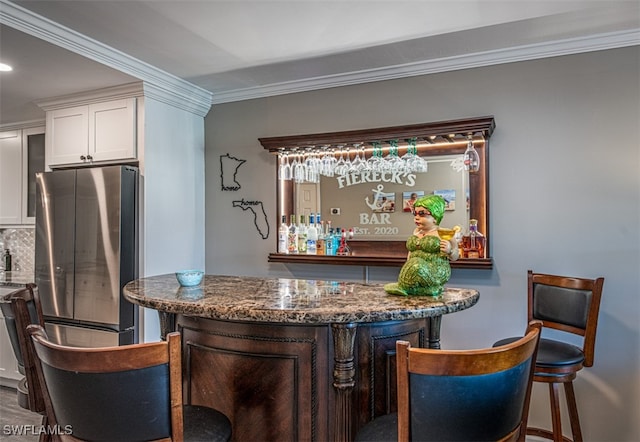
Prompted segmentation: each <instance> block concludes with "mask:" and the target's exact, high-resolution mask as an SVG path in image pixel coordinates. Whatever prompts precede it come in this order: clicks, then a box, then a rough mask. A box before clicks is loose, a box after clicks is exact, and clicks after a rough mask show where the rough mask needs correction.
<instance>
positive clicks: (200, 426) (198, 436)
mask: <svg viewBox="0 0 640 442" xmlns="http://www.w3.org/2000/svg"><path fill="white" fill-rule="evenodd" d="M182 413H183V416H184V432H183V435H184V440H185V442H189V441H193V442H201V441H203V440H206V441H209V442H225V441H228V440H230V439H231V423H230V422H229V419H228V418H227V416H225V415H224V414H222V413H220V412H219V411H218V410H215V409H213V408H209V407H200V406H197V405H184V406H183V407H182Z"/></svg>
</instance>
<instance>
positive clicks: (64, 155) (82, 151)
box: [46, 106, 89, 166]
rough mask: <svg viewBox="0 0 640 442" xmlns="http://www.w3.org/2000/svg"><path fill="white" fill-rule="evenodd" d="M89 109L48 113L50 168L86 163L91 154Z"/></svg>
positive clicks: (77, 107)
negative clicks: (89, 153) (88, 155)
mask: <svg viewBox="0 0 640 442" xmlns="http://www.w3.org/2000/svg"><path fill="white" fill-rule="evenodd" d="M88 115H89V107H88V106H76V107H70V108H66V109H57V110H53V111H50V112H47V135H46V138H47V141H46V145H47V161H48V164H49V165H50V166H53V165H61V164H75V163H82V162H85V161H86V156H87V153H88V152H89V140H88V134H89V117H88Z"/></svg>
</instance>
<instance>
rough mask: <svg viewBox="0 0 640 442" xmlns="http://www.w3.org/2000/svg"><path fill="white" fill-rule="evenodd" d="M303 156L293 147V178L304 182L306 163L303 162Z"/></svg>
mask: <svg viewBox="0 0 640 442" xmlns="http://www.w3.org/2000/svg"><path fill="white" fill-rule="evenodd" d="M301 160H302V156H301V155H300V153H298V152H297V149H295V148H294V149H293V162H292V163H291V171H292V174H293V180H294V181H295V182H296V183H303V182H304V164H302V162H301Z"/></svg>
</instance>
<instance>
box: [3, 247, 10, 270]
mask: <svg viewBox="0 0 640 442" xmlns="http://www.w3.org/2000/svg"><path fill="white" fill-rule="evenodd" d="M4 270H5V272H10V271H11V252H10V251H9V249H6V250H5V251H4Z"/></svg>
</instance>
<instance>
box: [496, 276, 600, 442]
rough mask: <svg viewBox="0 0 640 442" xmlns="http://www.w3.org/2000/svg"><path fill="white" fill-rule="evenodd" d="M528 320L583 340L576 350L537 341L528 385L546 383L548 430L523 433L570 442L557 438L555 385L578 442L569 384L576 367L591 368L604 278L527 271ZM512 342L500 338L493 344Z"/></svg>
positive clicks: (579, 436)
mask: <svg viewBox="0 0 640 442" xmlns="http://www.w3.org/2000/svg"><path fill="white" fill-rule="evenodd" d="M527 281H528V283H527V287H528V288H527V293H528V308H527V312H528V321H532V320H536V319H537V320H540V321H542V324H543V327H544V328H550V329H555V330H560V331H563V332H567V333H572V334H575V335H579V336H582V337H583V341H582V343H583V345H582V348H579V347H576V346H575V345H572V344H568V343H565V342H561V341H558V340H553V339H540V347H539V349H538V355H537V358H536V367H535V374H534V377H533V381H534V382H544V383H546V384H548V385H549V396H550V401H551V421H552V428H553V431H549V430H545V429H542V428H533V427H528V428H527V434H528V435H532V436H538V437H542V438H545V439H550V440H553V441H555V442H560V441H570V439H568V438H567V437H564V436H563V435H562V426H561V419H560V400H559V386H560V384H562V385H564V391H565V396H566V401H567V408H568V411H569V418H570V422H571V432H572V434H573V440H574V441H575V442H582V440H583V439H582V431H581V429H580V420H579V418H578V407H577V404H576V397H575V393H574V390H573V380H574V379H575V377H576V373H577V372H578V371H580V370H581V369H582V367H591V366H592V365H593V359H594V351H595V343H596V329H597V326H598V311H599V310H600V298H601V297H602V286H603V285H604V278H597V279H586V278H573V277H568V276H556V275H545V274H541V273H533V272H532V271H531V270H529V271H528V272H527ZM516 339H518V338H507V339H502V340H500V341H498V342H496V343H495V344H494V346H500V345H505V344H507V343H509V342H512V341H514V340H516Z"/></svg>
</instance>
